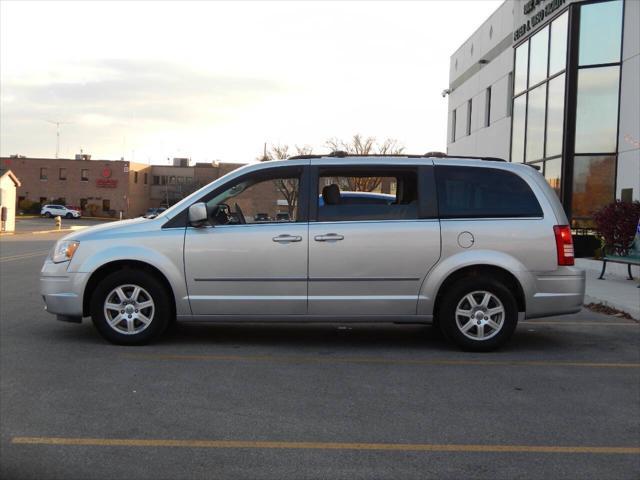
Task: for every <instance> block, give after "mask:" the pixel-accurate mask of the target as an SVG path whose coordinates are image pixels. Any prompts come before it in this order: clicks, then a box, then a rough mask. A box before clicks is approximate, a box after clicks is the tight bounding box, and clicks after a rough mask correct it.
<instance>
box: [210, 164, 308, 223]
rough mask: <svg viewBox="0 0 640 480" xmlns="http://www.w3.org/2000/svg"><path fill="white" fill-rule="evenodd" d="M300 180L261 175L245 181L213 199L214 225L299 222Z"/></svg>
mask: <svg viewBox="0 0 640 480" xmlns="http://www.w3.org/2000/svg"><path fill="white" fill-rule="evenodd" d="M299 198H300V177H299V174H298V173H295V174H293V173H292V174H290V175H277V176H274V175H273V174H271V175H270V174H269V173H264V172H258V173H256V174H254V175H250V176H248V177H243V178H242V179H241V180H240V181H238V182H237V183H234V184H232V185H230V186H228V187H225V188H224V189H223V190H222V191H220V192H217V193H216V194H215V195H214V197H213V198H211V199H209V200H208V201H207V202H206V204H207V212H208V215H209V222H210V224H212V225H243V224H258V223H279V222H296V221H298V218H299V214H298V206H299Z"/></svg>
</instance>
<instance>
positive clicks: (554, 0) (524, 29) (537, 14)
mask: <svg viewBox="0 0 640 480" xmlns="http://www.w3.org/2000/svg"><path fill="white" fill-rule="evenodd" d="M545 2H547V4H546V5H545V6H544V8H540V9H538V7H539V6H541V5H542V4H543V3H545ZM565 2H566V0H528V1H527V2H525V4H524V10H523V12H524V14H525V15H531V18H530V19H529V20H527V22H526V23H523V24H522V25H520V26H519V27H518V28H516V29H515V31H514V32H513V41H514V42H517V41H518V39H520V38H522V37H523V36H524V35H526V34H527V33H529V32H530V31H531V29H535V27H536V25H538V24H539V23H540V22H542V21H544V19H545V18H547V17H549V16H550V15H551V14H552V13H553V12H555V11H556V10H557V9H558V8H560V7H561V6H562V5H564V4H565Z"/></svg>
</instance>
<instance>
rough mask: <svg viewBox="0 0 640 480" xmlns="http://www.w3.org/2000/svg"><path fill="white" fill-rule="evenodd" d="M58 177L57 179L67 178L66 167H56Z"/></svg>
mask: <svg viewBox="0 0 640 480" xmlns="http://www.w3.org/2000/svg"><path fill="white" fill-rule="evenodd" d="M58 179H59V180H66V179H67V169H66V168H60V169H58Z"/></svg>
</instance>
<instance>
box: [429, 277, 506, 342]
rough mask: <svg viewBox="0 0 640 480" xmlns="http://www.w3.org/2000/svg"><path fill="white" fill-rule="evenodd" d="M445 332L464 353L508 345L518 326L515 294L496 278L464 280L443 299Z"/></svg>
mask: <svg viewBox="0 0 640 480" xmlns="http://www.w3.org/2000/svg"><path fill="white" fill-rule="evenodd" d="M438 323H439V325H440V329H441V330H442V333H443V334H444V335H445V337H447V339H449V340H450V341H452V342H454V343H455V344H457V345H458V346H459V347H461V348H463V349H464V350H471V351H477V352H478V351H489V350H494V349H496V348H498V347H500V346H502V345H504V344H505V343H506V342H507V340H509V338H510V337H511V335H512V334H513V332H514V330H515V328H516V325H517V323H518V306H517V303H516V300H515V297H514V295H513V294H512V293H511V291H510V290H509V289H508V288H507V287H506V286H505V285H504V284H502V283H501V282H499V281H497V280H494V279H480V278H464V279H461V280H459V281H458V282H456V283H455V284H454V285H453V286H452V287H451V288H450V289H449V290H448V291H447V292H446V293H445V295H444V297H443V298H442V303H441V306H440V309H439V312H438Z"/></svg>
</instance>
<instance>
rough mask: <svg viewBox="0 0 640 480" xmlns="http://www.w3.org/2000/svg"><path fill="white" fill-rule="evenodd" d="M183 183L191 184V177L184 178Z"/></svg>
mask: <svg viewBox="0 0 640 480" xmlns="http://www.w3.org/2000/svg"><path fill="white" fill-rule="evenodd" d="M185 182H186V183H193V177H186V178H185Z"/></svg>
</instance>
